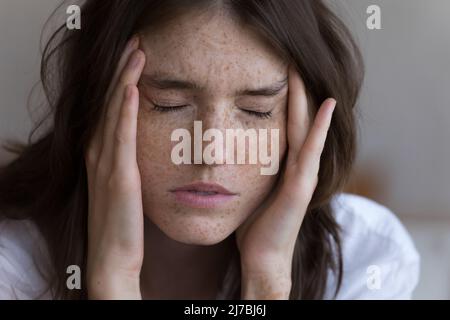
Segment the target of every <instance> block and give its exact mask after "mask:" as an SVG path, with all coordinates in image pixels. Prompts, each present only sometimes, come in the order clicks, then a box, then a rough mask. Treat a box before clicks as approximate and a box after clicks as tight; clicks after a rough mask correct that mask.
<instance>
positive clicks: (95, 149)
mask: <svg viewBox="0 0 450 320" xmlns="http://www.w3.org/2000/svg"><path fill="white" fill-rule="evenodd" d="M138 46H139V38H138V37H137V36H133V37H132V38H131V39H130V40H129V41H128V43H127V46H126V47H125V49H124V51H123V53H122V56H121V57H120V60H119V63H118V64H117V68H116V70H115V73H114V75H113V78H112V81H111V82H110V84H109V87H108V89H107V92H106V95H105V99H104V101H105V106H107V105H108V103H109V101H110V99H111V93H112V91H113V89H114V88H115V87H116V86H117V81H118V79H119V76H120V74H121V72H122V70H123V69H124V67H125V65H126V62H127V61H128V59H129V58H130V54H131V53H132V52H133V51H134V50H136V49H137V48H138ZM106 109H107V108H103V111H102V114H101V116H100V120H99V123H98V124H97V127H96V130H95V132H94V135H93V137H92V140H91V143H90V146H89V152H90V155H89V156H90V158H91V159H90V161H91V162H92V163H95V164H96V163H97V161H98V156H99V154H100V151H101V146H102V138H103V130H104V118H105V115H106Z"/></svg>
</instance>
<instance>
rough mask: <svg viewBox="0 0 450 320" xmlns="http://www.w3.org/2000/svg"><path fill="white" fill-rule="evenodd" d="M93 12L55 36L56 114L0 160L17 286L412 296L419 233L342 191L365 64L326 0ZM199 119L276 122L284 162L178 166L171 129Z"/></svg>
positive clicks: (51, 53)
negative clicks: (75, 278) (7, 159)
mask: <svg viewBox="0 0 450 320" xmlns="http://www.w3.org/2000/svg"><path fill="white" fill-rule="evenodd" d="M81 12H82V16H81V18H82V20H81V30H79V31H69V30H65V28H64V27H61V28H60V29H59V30H58V31H57V32H56V33H55V34H54V36H53V37H52V38H51V39H50V41H49V43H48V45H47V46H46V50H45V51H44V56H43V61H42V81H43V84H44V89H45V92H46V94H47V97H48V100H49V105H50V107H51V113H50V115H51V116H52V118H51V119H52V121H53V122H52V125H51V126H50V128H49V129H48V131H47V132H45V133H44V134H42V136H40V137H39V139H38V140H37V141H35V142H30V143H29V144H28V145H26V146H22V147H20V148H12V147H10V148H9V149H10V150H13V151H16V153H17V154H18V157H17V158H16V159H15V160H14V161H12V162H11V163H9V164H8V165H7V166H5V167H3V168H2V169H1V172H0V211H1V212H2V214H3V218H2V221H1V225H0V228H1V229H0V230H1V233H0V242H1V244H2V245H1V248H2V249H1V250H0V294H1V295H2V296H3V297H6V298H28V299H29V298H55V299H58V298H66V299H79V298H90V299H214V298H217V299H231V298H234V299H331V298H338V299H353V298H356V299H362V298H409V297H410V296H411V293H412V291H413V289H414V287H415V285H416V283H417V280H418V271H419V257H418V254H417V252H416V250H415V248H414V245H413V243H412V241H411V239H410V237H409V235H408V234H407V232H406V230H405V229H404V228H403V226H402V225H401V224H400V222H399V221H398V220H397V218H395V217H394V215H393V214H392V213H391V212H390V211H389V210H388V209H386V208H384V207H382V206H381V205H379V204H376V203H375V202H372V201H370V200H368V199H364V198H362V197H358V196H354V195H349V194H344V193H342V188H343V186H344V184H345V182H346V180H347V178H348V176H349V174H350V170H351V167H352V164H353V160H354V155H355V150H356V146H355V140H356V138H355V137H356V132H355V123H354V121H355V119H354V106H355V104H356V100H357V96H358V93H359V90H360V86H361V82H362V78H363V64H362V59H361V56H360V52H359V50H358V48H357V47H356V45H355V44H354V42H353V40H352V38H351V36H350V34H349V32H348V30H347V29H346V28H345V26H344V25H343V24H342V22H341V21H340V20H339V19H338V18H337V17H336V16H335V15H334V14H333V13H332V12H331V11H330V10H329V9H328V8H327V7H326V6H325V5H324V3H322V2H321V1H300V0H290V1H288V0H283V1H247V0H246V1H236V0H234V1H232V0H229V1H226V0H223V1H205V0H203V1H200V0H198V1H189V2H187V1H186V2H181V1H157V0H154V1H147V0H146V1H144V0H142V1H141V0H140V1H136V0H133V1H131V0H115V1H108V2H106V1H103V2H100V1H90V0H88V1H86V2H85V4H84V5H83V7H82V10H81ZM55 71H56V73H55ZM50 115H49V116H50ZM195 121H201V123H202V126H203V128H204V129H210V128H215V129H217V130H219V131H220V132H223V131H225V130H226V129H244V130H246V129H255V130H257V129H270V130H269V131H271V130H279V131H278V132H279V133H280V134H279V139H277V140H271V142H270V144H269V145H268V147H269V149H270V150H272V151H274V150H279V156H278V157H277V159H276V160H277V161H279V162H280V170H278V171H277V172H276V174H273V175H263V174H261V171H260V169H261V168H262V164H261V163H257V164H228V163H219V162H216V163H213V164H206V163H205V161H200V162H195V163H196V164H190V165H189V164H188V165H186V164H176V163H175V162H174V161H173V157H171V156H173V150H174V148H175V147H176V143H175V142H176V140H174V139H171V138H172V137H173V133H174V132H175V130H180V129H181V130H183V129H184V130H186V131H187V132H190V133H192V132H193V131H194V130H193V127H194V123H195ZM272 132H273V131H272ZM248 144H249V148H250V149H251V148H252V144H251V143H250V142H249V143H248ZM253 147H254V145H253ZM196 148H197V147H195V146H194V153H195V151H196V150H197V151H198V149H196ZM201 151H203V146H201V147H200V153H201ZM222 151H224V153H223V154H227V155H229V154H232V155H233V156H234V153H235V151H236V153H239V152H240V151H242V150H241V149H239V150H236V149H235V148H233V149H232V150H229V149H228V150H227V148H225V149H224V150H222V149H219V148H216V150H215V152H217V153H221V152H222ZM185 152H187V151H185ZM247 154H249V152H248V151H244V155H247ZM185 156H187V158H188V159H189V158H191V156H192V155H191V154H190V148H189V152H188V154H183V157H185ZM71 266H72V267H73V266H78V267H79V268H80V270H81V288H80V289H77V288H75V289H73V288H72V290H70V289H69V287H70V286H69V287H68V282H69V281H66V280H67V278H68V277H69V274H68V273H67V271H68V270H73V269H70V268H72V267H71ZM68 268H69V269H68ZM70 288H71V287H70Z"/></svg>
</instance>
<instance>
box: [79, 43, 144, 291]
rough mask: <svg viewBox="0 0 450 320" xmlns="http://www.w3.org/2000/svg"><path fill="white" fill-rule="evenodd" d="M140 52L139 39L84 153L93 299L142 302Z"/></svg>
mask: <svg viewBox="0 0 450 320" xmlns="http://www.w3.org/2000/svg"><path fill="white" fill-rule="evenodd" d="M138 47H139V38H138V37H137V36H135V37H133V38H132V39H131V40H130V41H129V42H128V45H127V47H126V48H125V50H124V52H123V54H122V57H121V59H120V61H119V64H118V67H117V70H116V72H115V75H114V78H113V79H112V82H111V84H110V87H109V89H108V92H107V95H106V100H105V101H106V106H105V108H104V115H102V117H101V121H100V122H99V124H98V126H97V128H96V131H95V133H94V136H93V138H92V140H91V141H90V143H89V146H88V148H87V150H86V153H85V161H86V168H87V175H88V192H89V213H88V253H87V275H86V278H87V290H88V297H89V299H141V292H140V283H139V282H140V281H139V276H140V271H141V267H142V261H143V255H144V216H143V210H142V195H141V179H140V174H139V169H138V165H137V160H136V132H137V115H138V109H139V92H138V89H137V83H138V81H139V78H140V76H141V73H142V70H143V69H144V65H145V55H144V53H143V52H142V51H141V50H138Z"/></svg>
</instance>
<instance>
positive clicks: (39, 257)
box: [0, 219, 50, 299]
mask: <svg viewBox="0 0 450 320" xmlns="http://www.w3.org/2000/svg"><path fill="white" fill-rule="evenodd" d="M47 257H48V253H47V251H46V247H45V242H44V240H43V238H42V236H41V234H40V233H39V231H38V228H37V227H36V226H35V224H34V223H33V222H31V221H29V220H11V219H1V220H0V299H37V298H43V299H49V298H50V292H47V290H46V287H47V281H46V270H47V269H46V268H48V267H49V266H48V262H49V260H48V259H47Z"/></svg>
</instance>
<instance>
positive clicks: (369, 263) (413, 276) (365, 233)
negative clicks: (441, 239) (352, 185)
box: [326, 193, 420, 299]
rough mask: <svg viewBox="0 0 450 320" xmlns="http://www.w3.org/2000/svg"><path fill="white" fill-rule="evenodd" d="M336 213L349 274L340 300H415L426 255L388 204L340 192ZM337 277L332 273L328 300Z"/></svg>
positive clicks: (345, 267) (334, 199) (334, 206)
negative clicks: (412, 297) (423, 255)
mask: <svg viewBox="0 0 450 320" xmlns="http://www.w3.org/2000/svg"><path fill="white" fill-rule="evenodd" d="M331 205H332V209H333V214H334V216H335V218H336V222H337V223H338V224H339V225H340V227H341V245H342V258H343V277H342V284H341V288H340V290H339V292H338V294H337V296H336V298H337V299H410V298H411V295H412V292H413V290H414V288H415V287H416V285H417V283H418V280H419V273H420V257H419V254H418V252H417V249H416V248H415V246H414V243H413V241H412V239H411V236H410V235H409V233H408V232H407V230H406V229H405V227H404V226H403V224H402V223H401V222H400V220H399V219H398V218H397V217H396V216H395V215H394V213H393V212H392V211H391V210H390V209H388V208H386V207H385V206H383V205H381V204H379V203H377V202H375V201H373V200H370V199H367V198H364V197H361V196H357V195H352V194H346V193H341V194H338V195H336V196H335V197H334V198H333V200H332V202H331ZM335 284H336V281H335V278H334V276H333V275H332V274H330V277H329V283H328V286H327V288H328V290H327V294H326V296H327V298H332V296H333V293H334V290H333V289H334V287H335Z"/></svg>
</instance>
